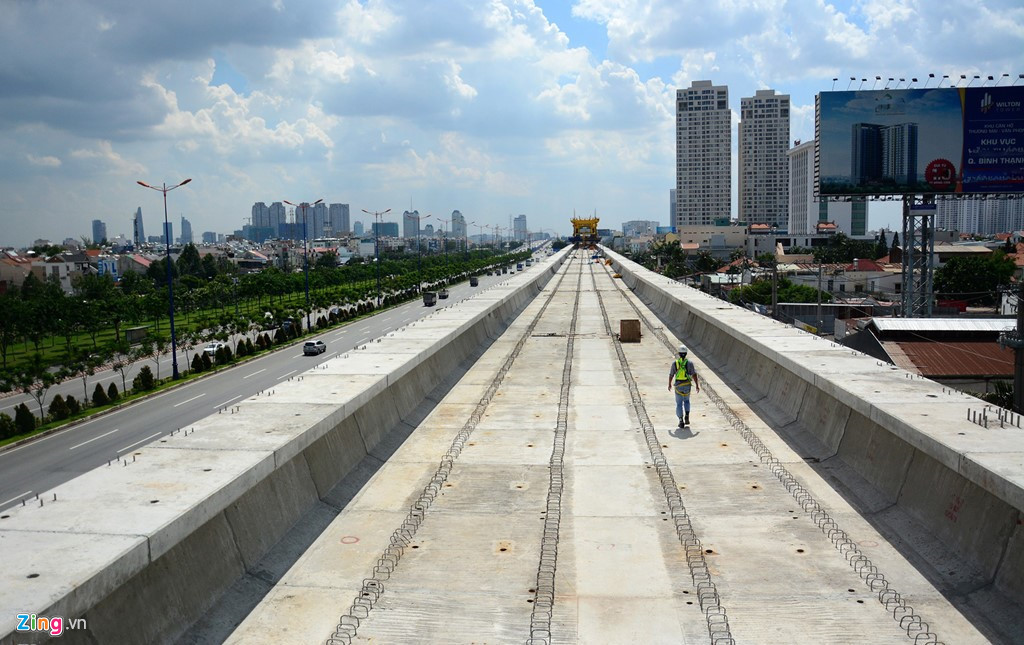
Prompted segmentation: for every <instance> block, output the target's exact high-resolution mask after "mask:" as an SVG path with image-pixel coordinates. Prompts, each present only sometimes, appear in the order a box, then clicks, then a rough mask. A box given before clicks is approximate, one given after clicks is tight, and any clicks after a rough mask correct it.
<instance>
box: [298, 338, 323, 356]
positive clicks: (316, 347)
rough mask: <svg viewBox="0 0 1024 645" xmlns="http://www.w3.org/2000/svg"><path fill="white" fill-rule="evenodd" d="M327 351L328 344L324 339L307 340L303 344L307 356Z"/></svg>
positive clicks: (303, 350) (303, 351)
mask: <svg viewBox="0 0 1024 645" xmlns="http://www.w3.org/2000/svg"><path fill="white" fill-rule="evenodd" d="M326 351H327V345H326V344H325V343H324V341H322V340H307V341H306V344H305V345H303V346H302V353H303V354H305V355H306V356H316V355H317V354H323V353H324V352H326Z"/></svg>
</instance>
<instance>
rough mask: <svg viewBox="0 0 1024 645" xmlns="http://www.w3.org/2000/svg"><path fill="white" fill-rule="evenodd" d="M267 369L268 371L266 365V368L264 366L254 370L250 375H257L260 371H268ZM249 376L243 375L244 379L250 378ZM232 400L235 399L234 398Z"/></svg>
mask: <svg viewBox="0 0 1024 645" xmlns="http://www.w3.org/2000/svg"><path fill="white" fill-rule="evenodd" d="M266 371H267V368H265V367H264V368H263V369H261V370H258V371H256V372H253V373H252V374H250V375H249V376H256V375H257V374H259V373H260V372H266ZM249 376H243V377H242V379H247V378H249ZM232 400H233V399H232Z"/></svg>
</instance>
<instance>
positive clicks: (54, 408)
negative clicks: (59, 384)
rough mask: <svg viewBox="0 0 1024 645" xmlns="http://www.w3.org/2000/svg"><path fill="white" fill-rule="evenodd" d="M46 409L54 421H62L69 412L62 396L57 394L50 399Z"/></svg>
mask: <svg viewBox="0 0 1024 645" xmlns="http://www.w3.org/2000/svg"><path fill="white" fill-rule="evenodd" d="M47 411H48V412H49V413H50V418H51V419H53V420H54V421H63V420H64V419H67V418H68V416H70V414H71V411H70V410H68V405H67V403H65V402H64V397H62V396H61V395H59V394H58V395H57V396H55V397H53V400H52V401H50V407H49V408H48V410H47Z"/></svg>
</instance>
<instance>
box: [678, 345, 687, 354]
mask: <svg viewBox="0 0 1024 645" xmlns="http://www.w3.org/2000/svg"><path fill="white" fill-rule="evenodd" d="M679 353H680V354H686V345H680V346H679Z"/></svg>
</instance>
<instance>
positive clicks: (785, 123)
mask: <svg viewBox="0 0 1024 645" xmlns="http://www.w3.org/2000/svg"><path fill="white" fill-rule="evenodd" d="M737 138H738V140H739V141H738V143H739V145H738V146H737V151H738V155H739V159H738V162H739V163H738V164H737V168H738V174H739V177H738V179H739V182H738V183H739V190H738V192H737V195H738V197H739V219H740V221H741V222H747V223H748V224H771V225H775V226H779V227H781V226H785V224H786V220H787V212H786V211H787V204H786V201H787V193H788V189H789V160H788V159H787V158H786V150H787V148H788V147H789V95H788V94H776V93H775V90H757V92H756V93H755V94H754V96H750V97H746V98H742V99H740V123H739V127H738V131H737Z"/></svg>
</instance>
